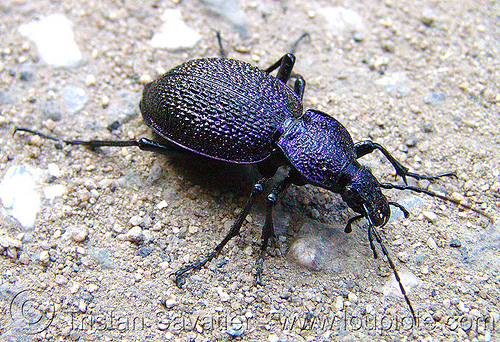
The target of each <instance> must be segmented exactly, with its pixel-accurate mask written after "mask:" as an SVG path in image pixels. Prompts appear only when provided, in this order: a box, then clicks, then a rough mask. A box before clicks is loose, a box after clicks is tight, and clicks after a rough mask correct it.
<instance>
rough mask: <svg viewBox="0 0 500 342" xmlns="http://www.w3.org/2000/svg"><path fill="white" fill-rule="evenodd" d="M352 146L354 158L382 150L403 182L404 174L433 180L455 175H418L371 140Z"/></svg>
mask: <svg viewBox="0 0 500 342" xmlns="http://www.w3.org/2000/svg"><path fill="white" fill-rule="evenodd" d="M354 148H355V149H356V159H359V158H361V157H363V156H365V155H367V154H369V153H372V152H373V151H375V150H379V151H380V152H382V154H383V155H384V156H385V157H386V158H387V159H388V160H389V162H390V163H391V164H392V166H394V168H395V169H396V175H399V176H400V177H401V178H403V181H404V182H405V184H408V183H407V181H406V176H409V177H412V178H415V179H427V180H434V179H437V178H440V177H445V176H455V177H456V174H455V172H446V173H442V174H439V175H435V176H428V175H420V174H417V173H413V172H408V168H407V167H405V166H403V165H401V163H400V162H399V161H397V160H396V158H394V157H393V156H392V155H391V154H390V153H389V152H388V151H387V150H386V149H385V148H384V147H383V146H382V145H379V144H377V143H374V142H373V141H371V140H365V141H360V142H357V143H356V144H354Z"/></svg>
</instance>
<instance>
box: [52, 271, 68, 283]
mask: <svg viewBox="0 0 500 342" xmlns="http://www.w3.org/2000/svg"><path fill="white" fill-rule="evenodd" d="M54 282H55V283H56V284H57V285H64V284H66V283H67V282H68V279H67V278H66V277H65V276H63V275H60V274H58V275H56V277H55V278H54Z"/></svg>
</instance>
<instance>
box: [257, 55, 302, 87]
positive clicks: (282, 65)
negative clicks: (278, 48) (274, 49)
mask: <svg viewBox="0 0 500 342" xmlns="http://www.w3.org/2000/svg"><path fill="white" fill-rule="evenodd" d="M294 64H295V56H294V55H293V54H291V53H287V54H286V55H284V56H283V57H281V58H280V59H279V61H277V62H276V63H274V64H273V65H271V66H270V67H269V68H267V69H266V70H264V71H265V72H267V73H268V74H270V73H272V72H273V71H274V70H276V69H278V68H279V69H278V74H277V75H276V78H277V79H278V80H280V81H281V82H283V83H285V84H286V82H288V79H289V78H290V75H291V74H292V69H293V65H294Z"/></svg>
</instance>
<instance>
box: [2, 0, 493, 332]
mask: <svg viewBox="0 0 500 342" xmlns="http://www.w3.org/2000/svg"><path fill="white" fill-rule="evenodd" d="M329 6H343V7H345V8H348V9H351V10H353V11H355V12H356V13H358V14H359V16H360V17H361V18H362V20H363V23H364V27H362V28H358V29H357V30H358V31H357V32H356V34H353V32H352V31H350V30H337V29H335V28H333V27H332V26H331V25H329V24H328V22H327V20H326V19H325V14H326V10H325V8H326V7H329ZM165 8H180V10H181V11H182V14H183V19H184V20H185V22H186V23H187V25H188V26H190V27H191V28H193V29H195V30H196V31H198V32H199V33H200V34H201V35H202V39H201V40H200V41H199V43H198V44H197V45H196V46H195V47H194V48H191V49H186V50H183V51H167V50H161V49H154V48H152V47H151V46H150V45H149V44H148V40H149V39H151V36H152V34H153V33H154V32H156V30H157V28H158V27H159V26H160V25H161V19H160V18H161V14H162V13H163V11H164V9H165ZM241 8H242V13H243V14H244V19H246V20H247V26H246V29H247V30H248V31H247V35H248V37H244V35H243V34H242V33H244V32H243V31H244V29H242V27H243V28H245V26H244V25H243V26H242V25H239V26H238V25H235V24H233V23H232V22H231V20H229V19H228V18H227V16H224V15H222V16H221V15H217V14H216V13H215V12H214V10H213V9H212V10H210V9H209V6H208V5H207V4H205V3H202V2H199V1H192V2H188V1H183V2H181V3H180V4H174V3H170V2H167V1H164V2H159V1H142V2H134V1H124V2H123V3H122V2H113V1H102V2H88V1H60V2H56V3H54V2H49V1H44V0H41V1H36V2H29V1H23V0H16V1H7V2H3V3H2V4H1V5H0V10H1V11H2V16H1V17H0V32H1V36H2V44H1V51H0V55H1V60H0V63H1V64H0V91H1V94H2V96H1V98H0V101H1V102H0V105H1V116H0V131H1V134H0V146H1V151H0V176H2V177H3V176H4V175H5V173H6V172H7V170H8V169H9V168H10V167H11V166H13V165H30V166H33V167H36V168H38V169H40V170H43V172H44V173H43V175H42V177H41V179H40V181H39V183H38V190H39V191H42V190H43V189H44V188H45V187H47V186H49V185H54V184H59V185H63V186H64V187H65V188H66V191H65V193H64V195H63V196H60V197H57V198H55V199H54V200H51V201H49V200H48V199H44V200H43V201H42V209H41V211H40V213H39V214H38V216H37V220H36V225H35V228H34V229H32V230H26V229H24V228H23V227H22V226H21V225H20V224H19V223H18V222H16V221H15V220H14V219H12V218H11V217H10V216H9V215H8V212H7V211H6V210H5V209H3V208H2V209H1V210H0V219H1V221H0V225H1V229H2V233H3V234H6V235H8V236H10V237H11V238H18V239H21V240H22V245H21V246H17V247H15V249H14V251H15V252H16V253H17V254H16V253H15V255H10V256H9V254H8V253H7V251H4V253H3V255H2V256H0V303H1V306H0V310H1V312H2V315H1V318H0V334H1V335H2V336H3V337H2V339H4V340H8V341H25V340H28V341H30V340H36V341H38V340H51V341H52V340H78V339H79V340H82V341H94V340H104V341H143V340H145V339H148V340H154V341H156V340H158V341H159V340H165V339H167V340H179V341H187V340H193V341H214V340H228V339H231V338H232V337H231V336H230V334H233V335H238V334H240V333H243V334H242V336H241V337H235V339H241V340H250V341H258V340H259V341H261V340H264V341H266V340H267V341H315V340H318V341H323V340H325V341H326V340H343V341H357V340H366V341H371V340H386V341H388V340H389V341H392V340H398V341H400V340H425V341H432V340H436V341H437V340H449V341H455V340H496V339H498V338H500V333H499V331H500V330H499V329H500V328H499V326H500V316H499V309H498V306H499V302H498V298H499V292H500V291H499V288H498V287H499V285H500V281H499V277H498V271H499V269H500V267H499V266H500V263H499V256H500V255H499V246H500V244H499V241H500V235H499V225H498V223H494V224H490V225H489V226H487V220H486V219H485V218H482V217H480V216H478V215H477V214H475V213H474V212H472V211H470V210H462V209H459V208H458V207H457V206H455V205H453V204H449V203H445V202H442V201H439V200H435V199H432V198H429V197H424V196H420V195H415V194H412V193H406V192H396V191H387V195H388V197H389V198H390V199H391V200H394V201H396V200H397V201H400V202H401V203H407V204H408V207H409V209H411V211H412V216H411V218H409V219H405V220H402V218H399V219H396V220H394V221H393V222H391V223H389V224H388V225H387V226H386V227H384V229H383V232H382V233H383V236H384V237H385V241H386V244H387V246H388V248H389V250H390V252H391V255H392V256H393V259H394V261H395V263H396V266H397V268H398V270H399V272H400V273H401V275H402V276H403V279H404V281H405V286H406V288H407V290H408V292H409V293H408V296H409V298H410V299H411V301H412V303H413V306H414V307H415V309H416V310H417V315H418V318H419V320H418V322H417V324H416V325H411V324H409V318H408V317H409V311H408V307H407V306H406V304H405V303H404V300H403V298H402V297H401V295H400V294H399V290H397V289H396V288H395V287H391V286H393V282H394V280H393V275H392V272H391V271H390V268H389V267H388V264H387V262H386V261H385V260H383V259H379V260H374V259H373V257H372V253H371V250H370V247H369V244H368V241H367V234H366V227H365V226H364V223H363V222H361V223H360V224H359V225H356V226H355V227H354V231H353V233H351V234H349V235H347V234H344V232H343V228H344V225H345V223H346V221H347V219H348V218H349V217H351V216H353V213H352V211H350V210H349V209H347V208H346V206H345V205H344V204H343V203H342V201H341V199H340V197H339V196H337V195H334V194H331V193H328V192H327V191H324V190H320V189H318V188H314V187H312V186H305V187H301V188H299V187H293V188H292V189H291V190H290V191H289V192H288V194H287V195H286V196H285V198H284V199H283V201H282V204H280V205H279V206H278V207H277V208H276V211H275V221H276V225H277V227H276V230H277V231H278V234H279V241H278V244H277V247H278V248H276V249H273V250H270V254H271V255H270V256H269V257H268V259H267V262H266V267H265V271H264V282H265V285H264V286H262V287H261V286H254V284H253V282H254V278H253V267H254V262H255V259H256V257H257V255H258V251H259V244H260V229H261V226H262V224H263V221H264V215H265V213H264V210H263V206H262V204H259V205H257V206H256V207H255V208H254V209H253V210H252V212H251V215H250V217H249V219H247V222H246V223H245V226H244V229H243V231H242V233H241V236H240V237H238V238H235V239H234V241H231V242H230V243H229V244H228V246H227V247H226V249H225V250H224V253H223V255H222V256H221V257H219V258H218V259H217V261H214V262H212V263H211V264H210V265H209V267H206V268H205V269H203V270H201V271H199V272H197V273H196V274H195V275H193V276H191V277H190V278H189V279H188V280H187V284H186V286H185V287H184V288H183V289H178V288H177V287H175V285H174V283H173V282H172V280H171V278H169V276H168V275H169V273H171V272H172V271H175V270H177V269H179V268H180V267H182V266H183V265H185V264H187V263H189V262H192V261H195V260H197V259H198V258H199V257H201V256H202V255H203V254H204V253H206V252H208V251H210V250H211V248H213V247H214V246H215V244H216V243H217V242H218V241H220V240H221V239H222V238H223V236H224V235H225V232H226V231H227V229H228V228H229V227H230V225H231V223H232V221H233V220H234V219H235V217H236V215H237V213H238V212H239V211H240V210H241V208H242V207H243V205H244V203H245V201H246V197H247V195H248V193H249V189H250V186H251V182H252V179H251V177H250V176H252V175H253V174H252V173H251V172H250V171H249V170H247V169H246V168H230V167H227V166H224V165H220V164H218V163H207V162H206V161H186V160H176V159H172V158H167V157H163V156H158V155H154V154H152V153H146V152H141V151H138V150H136V149H134V148H118V149H116V148H115V149H112V148H109V149H101V150H99V151H91V150H89V149H86V148H83V147H74V146H65V147H64V148H63V149H56V148H54V142H51V141H47V140H43V139H36V138H30V137H28V136H26V135H25V136H16V137H12V132H13V131H14V128H15V126H25V127H30V128H38V129H41V130H43V131H45V132H49V128H51V129H52V134H54V135H57V136H60V137H66V138H74V139H90V138H97V137H99V138H101V139H123V138H125V139H130V138H134V137H141V136H148V137H151V136H152V135H151V133H150V131H149V129H148V128H147V127H146V126H145V125H144V124H143V123H142V119H141V117H140V113H139V110H138V102H139V100H140V95H141V91H142V88H143V84H141V81H144V80H147V79H148V76H150V77H151V78H155V77H157V76H159V75H160V74H161V73H163V72H165V71H166V70H169V69H170V68H171V67H174V66H176V65H178V64H180V63H182V62H184V61H186V60H189V59H191V58H196V57H207V56H217V55H218V46H217V42H216V39H215V31H216V30H220V31H221V33H222V35H223V39H224V45H225V48H226V50H227V53H228V55H229V56H230V57H232V58H236V59H241V60H245V61H249V62H251V63H253V64H255V65H257V66H259V67H262V68H264V67H266V66H268V65H270V64H272V63H273V62H275V61H276V60H278V59H279V58H280V57H281V56H282V55H283V54H284V53H285V52H287V51H288V50H289V49H290V46H291V44H292V43H293V42H294V40H295V39H297V38H298V37H299V36H300V35H301V34H302V33H303V32H308V33H309V34H310V37H311V39H310V40H304V41H302V42H301V44H300V45H299V46H298V47H297V51H296V56H297V63H296V66H295V71H296V72H298V73H300V74H301V75H303V76H304V78H305V79H306V80H307V88H306V93H305V97H304V107H305V108H317V109H320V110H324V111H326V112H328V113H329V114H331V115H332V116H334V117H335V118H337V119H338V120H339V121H341V122H342V123H343V124H344V125H345V126H346V127H347V129H348V130H349V131H350V132H351V134H352V136H353V139H354V140H355V141H359V140H364V139H373V140H375V141H376V142H378V143H380V144H382V145H384V146H385V147H386V148H387V149H388V150H389V151H391V152H393V153H394V156H395V157H396V158H397V159H399V160H400V161H401V162H402V163H404V164H405V165H407V166H409V167H410V168H411V169H412V170H414V171H416V172H420V173H427V174H436V173H441V172H445V171H449V170H456V171H457V175H458V179H449V178H448V179H443V180H440V181H437V182H434V183H433V184H431V185H429V184H428V183H426V182H420V183H419V185H420V186H429V189H431V190H434V191H441V192H446V193H447V194H449V195H452V194H453V196H454V198H459V199H460V198H465V200H466V201H467V202H468V203H471V204H473V205H474V206H475V207H478V208H482V209H483V210H484V211H485V212H487V213H488V214H489V215H491V216H493V217H496V218H497V221H498V219H499V218H498V208H499V205H500V199H499V197H500V194H499V188H500V183H499V180H498V178H499V175H500V167H499V165H500V163H499V160H500V152H499V151H500V149H499V143H500V139H499V137H500V134H499V127H500V116H499V111H498V101H499V100H500V95H499V92H500V81H499V80H500V77H499V70H500V59H499V58H498V55H499V53H500V51H499V50H500V46H499V42H500V28H499V25H498V23H499V19H500V18H499V13H500V5H499V2H498V1H470V0H466V1H459V2H456V1H439V2H438V1H421V2H417V3H415V2H414V1H407V0H403V1H391V0H386V1H374V0H372V1H364V2H362V1H360V2H355V1H345V2H342V3H340V2H335V3H330V2H328V1H312V2H300V1H295V2H292V1H270V2H264V1H261V0H257V1H242V2H241ZM52 13H63V14H64V15H65V16H67V17H68V18H69V19H70V20H71V21H72V22H73V23H74V28H73V29H74V32H75V36H76V42H77V44H78V45H79V46H80V49H81V50H82V53H83V55H84V60H83V62H82V63H81V64H80V65H79V66H78V67H74V68H55V67H51V66H47V65H44V63H43V62H41V61H40V58H39V56H38V53H37V50H36V47H35V46H34V45H33V43H30V42H29V40H28V39H27V38H25V37H23V36H21V35H20V34H19V32H18V27H19V25H21V24H24V23H27V22H29V21H31V20H34V19H37V18H39V17H41V16H44V15H48V14H52ZM235 20H236V19H234V20H233V22H234V21H235ZM22 75H24V76H22ZM88 75H93V76H95V79H96V80H95V82H87V83H86V80H87V81H88V78H87V76H88ZM67 85H72V86H77V87H80V88H82V89H85V92H86V93H87V95H88V97H89V100H88V102H87V103H86V105H85V107H84V108H83V109H82V110H81V111H80V112H78V113H76V114H70V113H69V112H68V111H67V110H66V109H65V107H64V104H63V94H62V89H63V88H64V87H65V86H67ZM108 100H109V104H108V103H107V102H108ZM114 121H119V122H120V126H119V128H118V129H116V130H113V131H110V130H109V129H107V127H108V126H109V125H110V124H112V123H113V122H114ZM363 162H366V163H367V164H369V165H370V166H371V167H373V170H374V173H375V175H376V176H377V177H379V179H384V180H386V181H393V170H392V169H391V167H390V165H389V164H388V163H387V162H386V161H384V159H383V158H382V155H381V154H378V153H376V154H374V155H373V156H370V157H367V158H363ZM49 164H56V165H57V166H58V168H59V169H60V172H61V174H60V175H58V176H56V177H54V176H52V177H51V176H50V175H49V173H48V171H47V168H48V165H49ZM162 201H165V202H166V203H165V202H162ZM134 225H138V226H140V227H141V230H142V235H143V239H142V240H141V241H139V243H137V242H133V241H129V240H131V238H130V235H128V236H127V233H128V232H129V231H130V230H131V229H132V228H133V226H134ZM86 232H87V233H88V235H87V234H86ZM19 234H21V235H19ZM79 234H80V235H79ZM82 234H83V235H82ZM79 236H80V237H83V238H84V241H81V242H79ZM144 238H145V239H144ZM297 239H303V241H305V245H306V246H307V248H309V250H310V251H312V252H315V253H317V259H315V263H314V266H315V267H316V268H317V269H319V270H316V271H315V270H310V269H307V268H304V267H301V266H299V265H297V264H296V262H294V260H292V259H291V258H290V257H289V256H287V254H286V251H287V248H288V247H289V246H290V244H291V243H293V241H295V240H297ZM11 252H12V249H11ZM21 291H25V292H21ZM25 302H26V303H28V302H29V303H40V305H41V306H42V308H43V310H44V313H45V315H44V316H43V317H42V319H41V320H40V321H39V322H36V324H34V325H33V326H32V327H31V328H32V330H29V331H26V330H23V329H22V328H23V327H25V326H24V325H23V323H22V322H20V321H19V317H22V312H21V313H20V312H19V310H20V309H19V308H20V307H22V304H23V303H25ZM16 310H17V311H16ZM13 315H14V316H15V317H17V318H16V319H17V320H13V319H12V316H13ZM16 315H17V316H16ZM24 318H25V319H26V317H24ZM21 321H22V319H21ZM33 322H34V321H33ZM39 327H44V328H45V327H46V329H44V330H43V331H42V332H38V331H37V328H39ZM40 330H42V329H40ZM26 332H33V333H34V334H32V335H27V334H26Z"/></svg>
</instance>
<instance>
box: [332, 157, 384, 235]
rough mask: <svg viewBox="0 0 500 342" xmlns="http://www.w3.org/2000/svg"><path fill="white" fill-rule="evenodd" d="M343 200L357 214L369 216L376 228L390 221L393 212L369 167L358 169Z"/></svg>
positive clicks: (348, 184)
mask: <svg viewBox="0 0 500 342" xmlns="http://www.w3.org/2000/svg"><path fill="white" fill-rule="evenodd" d="M341 195H342V199H343V200H344V201H345V202H346V203H347V205H348V206H349V207H350V208H351V209H352V210H354V211H355V212H357V213H359V214H361V215H364V216H367V218H368V219H369V220H370V221H371V222H372V223H373V225H375V226H383V225H385V224H386V223H387V221H389V217H390V216H391V210H390V209H389V203H388V201H387V198H386V197H385V196H384V194H383V193H382V191H381V189H380V184H379V182H378V181H377V179H376V178H375V177H374V176H373V174H372V173H371V171H370V169H368V168H367V167H363V166H362V167H360V168H358V170H357V172H356V173H354V174H353V175H352V178H351V181H350V182H348V183H347V185H346V186H345V187H344V189H343V190H342V192H341Z"/></svg>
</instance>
